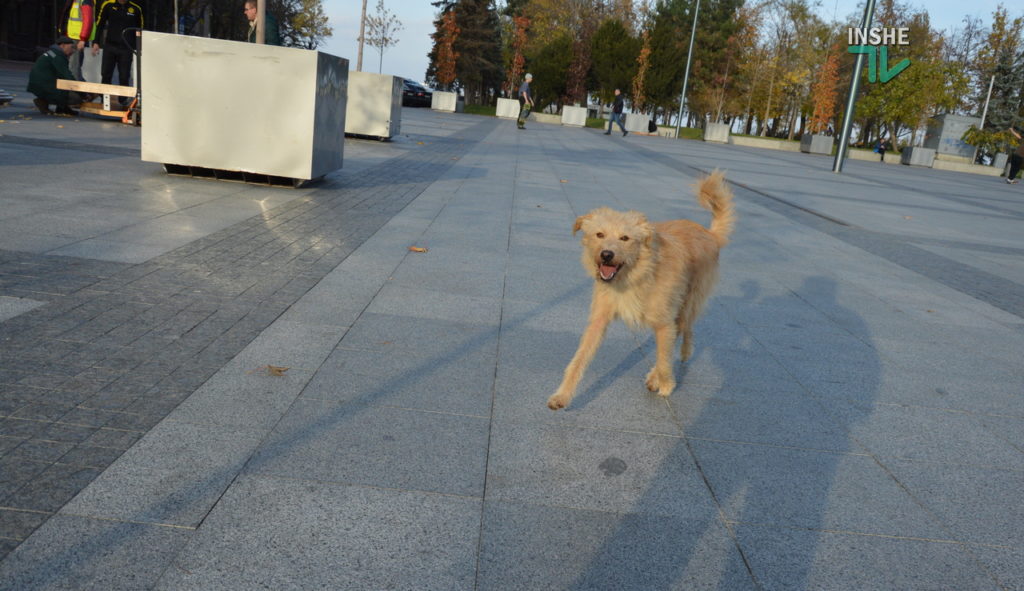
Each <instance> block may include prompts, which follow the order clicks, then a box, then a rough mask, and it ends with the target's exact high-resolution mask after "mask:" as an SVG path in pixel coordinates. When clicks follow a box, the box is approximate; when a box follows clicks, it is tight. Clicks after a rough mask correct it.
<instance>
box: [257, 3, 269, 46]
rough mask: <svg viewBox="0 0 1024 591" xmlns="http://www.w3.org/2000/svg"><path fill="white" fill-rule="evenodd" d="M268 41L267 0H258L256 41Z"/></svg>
mask: <svg viewBox="0 0 1024 591" xmlns="http://www.w3.org/2000/svg"><path fill="white" fill-rule="evenodd" d="M266 42H267V0H256V43H259V44H260V45H263V44H265V43H266Z"/></svg>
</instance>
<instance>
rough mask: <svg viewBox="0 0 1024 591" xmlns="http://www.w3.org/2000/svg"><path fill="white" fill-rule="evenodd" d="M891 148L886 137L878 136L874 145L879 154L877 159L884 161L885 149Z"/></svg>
mask: <svg viewBox="0 0 1024 591" xmlns="http://www.w3.org/2000/svg"><path fill="white" fill-rule="evenodd" d="M891 149H892V144H891V143H889V140H888V139H887V138H884V137H883V138H879V139H878V146H876V147H875V151H876V152H878V155H879V158H878V161H879V162H885V151H886V150H891Z"/></svg>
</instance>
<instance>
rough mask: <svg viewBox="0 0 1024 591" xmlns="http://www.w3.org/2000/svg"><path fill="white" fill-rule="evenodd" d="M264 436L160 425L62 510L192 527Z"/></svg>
mask: <svg viewBox="0 0 1024 591" xmlns="http://www.w3.org/2000/svg"><path fill="white" fill-rule="evenodd" d="M263 435H264V432H259V431H243V430H239V429H231V428H228V427H222V426H208V425H192V424H188V423H179V422H175V421H164V422H162V423H160V424H159V425H157V426H156V427H154V428H153V430H152V431H150V432H149V433H148V434H146V436H145V437H144V438H142V439H141V440H140V441H139V442H138V443H137V444H136V445H135V446H133V447H132V448H131V449H130V450H128V451H127V452H125V453H124V455H122V456H121V457H120V458H119V459H118V461H116V462H114V464H112V465H111V466H110V467H109V468H107V469H106V470H105V471H104V472H103V473H102V474H101V475H100V476H99V477H98V478H96V480H95V481H93V482H92V484H90V485H89V486H88V487H87V488H86V489H85V490H83V491H82V493H81V494H79V495H78V496H77V497H75V498H74V499H73V500H71V502H69V503H68V504H67V505H65V506H64V507H63V509H62V510H61V511H62V512H64V513H67V514H73V515H83V516H88V517H96V518H100V519H119V520H123V521H133V522H145V523H157V524H165V525H177V526H182V527H195V526H197V525H198V524H199V523H200V522H202V520H203V518H204V517H205V516H206V514H207V513H208V512H209V510H210V508H211V507H213V505H214V504H215V503H216V502H217V499H218V498H219V497H220V495H221V494H222V493H223V492H224V489H226V488H227V487H228V485H229V484H230V483H231V481H232V480H233V479H234V478H235V476H236V475H237V474H238V473H239V471H241V469H242V466H243V465H244V464H245V461H246V460H248V459H249V457H250V456H251V455H252V452H253V450H255V449H256V446H257V445H258V444H259V441H260V440H261V439H262V437H263Z"/></svg>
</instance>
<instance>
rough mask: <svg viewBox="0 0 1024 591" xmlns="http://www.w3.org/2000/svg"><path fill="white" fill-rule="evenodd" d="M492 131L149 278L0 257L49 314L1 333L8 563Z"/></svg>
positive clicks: (0, 292)
mask: <svg viewBox="0 0 1024 591" xmlns="http://www.w3.org/2000/svg"><path fill="white" fill-rule="evenodd" d="M495 124H496V122H495V121H494V120H489V119H481V120H480V122H478V123H476V124H475V125H474V126H472V127H469V128H467V129H465V130H464V131H463V132H461V133H457V134H455V135H452V136H449V137H447V138H436V137H432V138H430V140H429V148H424V149H420V150H411V151H408V152H406V153H405V154H403V155H401V156H398V157H395V158H392V159H390V160H387V161H385V162H382V163H379V164H376V165H374V166H372V167H370V168H368V169H365V170H363V171H361V172H359V173H358V174H356V175H352V176H347V177H345V178H344V180H337V179H332V178H328V179H327V180H326V181H325V182H323V183H322V184H321V185H318V186H317V187H316V190H315V191H313V192H311V193H309V194H308V195H306V196H304V197H302V198H300V199H296V200H294V201H291V202H290V203H288V204H286V205H283V206H280V207H278V208H276V209H273V210H271V211H268V212H267V213H266V214H264V215H260V216H256V217H253V218H252V219H249V220H247V221H245V222H243V223H239V224H236V225H234V226H232V227H230V228H227V229H225V230H222V231H219V232H216V233H214V234H212V235H210V236H207V237H205V238H202V239H200V240H197V241H195V242H193V243H191V244H188V245H187V246H184V247H181V248H178V249H176V250H174V251H172V252H169V253H167V254H165V255H162V256H159V257H157V258H154V259H152V260H150V261H148V262H146V263H143V264H139V265H128V264H124V263H111V262H103V261H96V260H90V259H80V258H71V257H60V256H47V255H38V254H28V253H19V252H12V251H0V296H6V297H9V298H10V297H17V298H27V299H29V300H33V301H39V302H45V304H46V305H45V306H41V307H39V308H36V309H35V310H33V311H30V312H27V313H24V314H22V315H20V316H17V317H15V318H13V319H10V320H8V321H6V322H4V323H3V324H2V325H0V358H2V359H3V364H2V366H0V473H2V474H3V477H2V480H0V557H2V556H4V555H6V554H7V553H8V552H10V551H11V550H13V549H14V548H15V547H16V546H17V545H18V543H19V542H20V540H23V539H24V538H25V537H27V536H28V535H29V534H30V533H31V532H32V531H33V530H34V529H35V528H36V527H37V526H38V525H39V524H41V523H43V522H44V521H45V520H46V519H48V518H49V517H50V516H51V515H52V514H53V513H54V512H55V511H56V510H58V509H59V508H60V507H62V506H63V505H64V504H65V503H66V502H67V501H68V500H70V499H71V498H72V497H74V496H75V495H76V494H77V493H78V492H79V491H80V490H81V489H82V488H83V487H85V486H86V485H87V484H89V483H90V482H91V481H92V480H93V479H94V478H95V477H96V475H98V474H99V473H100V472H101V471H102V470H103V469H104V468H106V467H107V466H108V465H109V464H110V463H111V462H113V461H114V460H115V459H117V458H118V457H119V456H120V455H121V453H122V452H123V451H124V450H126V449H128V448H129V447H130V446H131V445H132V444H133V443H135V442H136V441H137V440H138V439H139V438H140V437H141V436H142V435H143V434H145V432H146V431H147V430H149V429H150V428H151V427H152V426H153V425H155V424H156V423H158V422H159V421H160V420H161V419H163V417H164V416H166V415H167V413H168V412H170V411H171V410H172V409H174V408H175V407H176V406H177V405H178V404H179V403H180V402H181V401H182V400H184V399H185V398H186V397H188V396H189V395H190V394H191V393H192V392H193V391H195V389H196V388H197V387H199V386H200V385H201V384H203V383H204V382H205V381H206V380H207V379H209V377H210V376H212V375H213V374H214V373H215V372H216V371H217V370H218V369H220V368H221V367H222V366H223V365H224V364H225V363H226V362H227V361H228V360H230V359H231V358H232V357H234V356H235V355H236V354H237V353H238V352H239V351H241V350H242V349H243V348H244V347H245V346H246V345H247V344H249V342H251V341H252V340H253V339H254V338H255V337H256V336H257V335H259V333H260V332H261V331H263V330H264V329H265V328H266V327H267V326H269V325H270V324H271V322H273V321H274V319H276V318H277V317H278V316H279V315H280V314H281V313H282V312H284V311H285V310H286V309H287V308H288V307H289V306H290V305H291V304H292V303H293V302H295V301H296V300H297V299H299V298H300V297H301V296H302V295H303V294H305V293H306V292H307V291H308V290H309V289H310V288H311V287H313V286H314V285H316V283H317V282H318V281H319V280H320V279H321V278H322V277H323V276H324V275H326V274H327V273H328V272H329V271H330V270H332V269H333V268H334V267H336V266H337V265H338V264H339V263H340V262H341V261H343V260H344V259H345V257H347V256H348V255H349V253H351V252H352V251H353V250H355V249H356V248H357V247H358V246H359V245H360V244H362V242H363V241H364V240H366V238H368V237H369V236H371V235H372V234H373V233H374V232H376V231H377V229H378V228H380V227H381V226H382V225H383V224H384V223H385V222H386V221H387V220H389V219H390V218H391V217H392V216H393V215H394V214H396V213H397V212H399V211H400V210H401V209H402V208H403V207H405V206H406V205H407V204H408V203H409V202H410V201H412V200H413V199H414V198H415V197H416V196H417V195H419V194H420V193H421V192H422V191H423V190H424V189H425V188H426V187H427V186H428V185H429V184H430V183H431V182H433V181H434V180H435V179H437V178H438V177H439V175H441V174H443V173H444V172H445V171H446V170H447V169H448V168H449V167H450V166H452V165H453V164H454V163H455V162H456V161H457V159H458V158H459V157H460V156H461V155H462V154H464V153H465V152H466V151H467V149H468V148H469V147H470V146H471V145H472V144H473V143H474V142H475V141H477V140H479V139H480V138H481V137H482V136H483V135H484V134H485V133H486V132H487V131H489V130H490V129H492V128H493V126H494V125H495ZM0 141H3V142H6V143H18V144H21V145H26V146H35V147H46V148H58V149H67V150H80V149H82V146H81V145H79V144H76V143H74V142H72V143H66V142H57V141H54V140H36V139H30V138H17V137H11V136H5V137H2V138H0ZM102 149H103V150H105V151H106V152H108V153H113V154H119V155H130V154H131V153H132V152H133V150H131V149H127V148H118V147H106V148H102ZM135 153H137V151H135ZM195 182H197V183H203V182H207V181H198V180H197V181H195Z"/></svg>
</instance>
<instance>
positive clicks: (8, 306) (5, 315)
mask: <svg viewBox="0 0 1024 591" xmlns="http://www.w3.org/2000/svg"><path fill="white" fill-rule="evenodd" d="M44 303H45V302H40V301H38V300H33V299H29V298H12V297H8V296H0V322H3V321H5V320H10V319H11V318H14V317H15V316H17V315H19V314H24V313H25V312H28V311H31V310H34V309H36V308H38V307H39V306H42V305H43V304H44Z"/></svg>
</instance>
